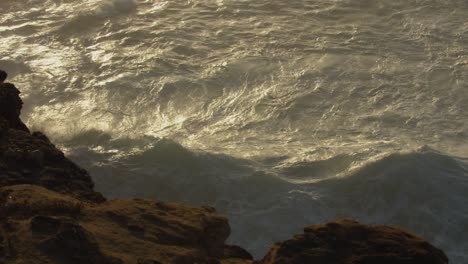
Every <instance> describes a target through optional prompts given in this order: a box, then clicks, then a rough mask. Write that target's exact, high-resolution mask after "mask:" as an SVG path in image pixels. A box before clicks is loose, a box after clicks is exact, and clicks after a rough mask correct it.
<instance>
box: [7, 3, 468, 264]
mask: <svg viewBox="0 0 468 264" xmlns="http://www.w3.org/2000/svg"><path fill="white" fill-rule="evenodd" d="M0 13H1V15H0V68H3V69H5V70H7V71H8V72H9V73H10V76H11V79H10V81H11V82H14V83H15V84H16V85H17V86H18V87H19V88H20V89H21V90H22V96H23V98H24V102H25V105H24V109H23V112H22V118H23V120H25V121H26V122H27V124H28V125H29V126H30V127H32V128H33V129H34V130H41V131H44V132H45V133H46V134H47V135H49V136H50V138H51V139H52V141H53V142H55V143H57V145H59V147H61V148H62V149H65V150H66V154H67V155H69V156H70V157H72V158H73V159H74V160H75V161H76V162H78V163H79V164H81V165H82V166H83V167H85V168H86V169H88V170H89V171H90V172H91V174H92V176H93V178H94V180H95V182H96V187H97V189H98V190H99V191H101V192H103V193H104V194H105V195H106V196H107V197H110V198H112V197H152V198H157V199H161V200H166V201H177V202H183V203H190V204H194V205H211V206H214V207H216V208H217V210H218V211H219V212H221V213H224V214H226V215H227V216H228V217H229V219H230V223H231V226H232V236H231V237H230V241H229V242H230V243H236V244H239V245H241V246H243V247H245V248H247V249H248V250H250V251H251V252H253V253H254V254H255V256H256V257H259V256H262V254H264V253H265V252H266V250H267V248H268V247H270V245H271V244H272V242H273V241H278V240H283V239H287V238H289V237H291V236H292V235H293V234H295V233H299V232H301V229H302V227H303V226H305V225H309V224H317V223H323V222H324V221H328V220H333V219H336V218H342V217H346V218H354V219H357V220H359V221H361V222H364V223H379V224H390V225H398V226H402V227H405V228H407V229H409V230H411V231H412V232H414V233H416V234H417V235H420V236H422V237H424V238H426V239H428V240H429V241H430V242H431V243H434V244H435V245H436V246H438V247H440V248H442V249H443V250H444V251H445V252H446V253H447V254H448V255H449V258H450V260H451V263H457V264H466V263H468V255H467V254H468V206H467V205H468V19H467V14H468V1H466V0H444V1H440V0H392V1H389V0H333V1H332V0H292V1H284V0H186V1H182V0H173V1H157V0H138V1H132V0H107V1H106V0H83V1H75V0H0Z"/></svg>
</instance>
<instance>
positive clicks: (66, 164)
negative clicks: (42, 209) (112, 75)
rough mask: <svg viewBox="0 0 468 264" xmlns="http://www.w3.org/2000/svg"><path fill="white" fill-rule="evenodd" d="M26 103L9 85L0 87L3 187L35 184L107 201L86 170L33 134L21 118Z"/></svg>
mask: <svg viewBox="0 0 468 264" xmlns="http://www.w3.org/2000/svg"><path fill="white" fill-rule="evenodd" d="M22 105H23V102H22V101H21V98H20V97H19V91H18V90H17V89H16V88H15V87H14V85H12V84H9V83H4V84H0V185H1V186H5V185H14V184H35V185H40V186H44V187H46V188H48V189H51V190H54V191H57V192H60V193H66V194H68V195H72V196H75V197H78V198H80V199H84V200H91V201H95V202H102V201H104V200H105V199H104V197H103V196H102V195H101V194H100V193H97V192H95V191H94V190H93V187H94V183H93V181H92V180H91V177H90V176H89V174H88V173H87V172H86V170H83V169H81V168H80V167H78V166H77V165H75V164H74V163H73V162H71V161H70V160H68V159H67V158H65V156H64V154H63V153H62V152H61V151H60V150H58V149H57V148H56V147H55V146H54V145H53V144H52V143H51V142H50V141H49V139H48V138H47V137H46V136H45V135H44V134H42V133H40V132H35V133H33V134H30V133H29V129H28V128H27V127H26V126H25V125H24V124H23V122H22V121H21V119H20V117H19V115H20V112H21V107H22Z"/></svg>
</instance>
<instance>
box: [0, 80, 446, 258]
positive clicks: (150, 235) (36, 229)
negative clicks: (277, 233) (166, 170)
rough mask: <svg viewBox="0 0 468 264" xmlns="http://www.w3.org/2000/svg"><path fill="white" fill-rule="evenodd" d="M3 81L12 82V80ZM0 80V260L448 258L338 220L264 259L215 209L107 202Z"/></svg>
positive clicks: (391, 232)
mask: <svg viewBox="0 0 468 264" xmlns="http://www.w3.org/2000/svg"><path fill="white" fill-rule="evenodd" d="M8 85H9V84H8ZM8 85H7V84H0V263H29V264H36V263H38V264H39V263H63V264H75V263H76V264H79V263H90V264H123V263H132V264H160V263H164V264H165V263H176V264H193V263H199V264H202V263H203V264H211V263H213V264H219V263H223V264H236V263H237V264H241V263H258V264H261V263H264V264H270V263H298V264H299V263H301V264H302V263H313V264H347V263H349V264H351V263H352V264H374V263H375V264H390V263H391V264H410V263H411V264H419V263H421V264H422V263H424V264H439V263H440V264H444V263H447V262H448V261H447V257H446V256H445V255H444V253H443V252H442V251H440V250H438V249H436V248H434V247H433V246H431V245H430V244H428V243H427V242H425V241H424V240H422V239H420V238H418V237H416V236H414V235H411V234H410V233H408V232H406V231H404V230H401V229H398V228H391V227H386V226H367V225H361V224H359V223H357V222H354V221H350V220H342V221H337V222H333V223H328V224H326V225H317V226H310V227H306V228H305V232H304V234H302V235H299V236H296V237H294V238H293V239H291V240H288V241H285V242H281V243H277V244H276V245H275V246H273V248H272V249H271V251H270V252H269V253H268V255H267V256H266V257H265V258H264V259H263V260H261V261H256V262H254V261H253V260H252V256H251V255H250V254H249V253H248V252H247V251H245V250H244V249H242V248H240V247H237V246H230V245H226V244H225V241H226V239H227V238H228V236H229V234H230V227H229V225H228V221H227V219H226V218H225V217H223V216H221V215H218V214H217V213H216V212H215V210H214V209H213V208H209V207H202V208H197V207H191V206H184V205H180V204H174V203H162V202H157V201H154V200H146V199H114V200H111V201H106V200H105V199H104V197H103V196H102V195H101V194H100V193H97V192H95V191H94V189H93V186H94V185H93V182H92V180H91V177H90V176H89V174H88V173H87V172H86V171H85V170H83V169H81V168H79V167H78V166H77V165H75V164H74V163H73V162H71V161H70V160H68V159H67V158H66V157H65V156H64V154H63V153H62V152H61V151H60V150H58V149H57V148H56V147H55V146H54V145H53V144H52V143H51V142H50V141H49V139H48V138H47V137H46V136H45V135H44V134H42V133H40V132H34V133H33V134H30V132H29V129H28V128H27V127H26V126H25V125H24V124H23V122H21V120H20V118H19V114H20V112H21V106H22V101H21V99H20V98H19V92H18V91H17V90H16V88H15V87H14V86H12V85H10V86H8Z"/></svg>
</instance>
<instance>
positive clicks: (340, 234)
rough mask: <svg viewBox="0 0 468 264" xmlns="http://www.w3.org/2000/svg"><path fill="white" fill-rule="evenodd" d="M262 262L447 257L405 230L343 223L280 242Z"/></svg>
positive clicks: (434, 260) (394, 261) (409, 263)
mask: <svg viewBox="0 0 468 264" xmlns="http://www.w3.org/2000/svg"><path fill="white" fill-rule="evenodd" d="M262 263H264V264H270V263H276V264H282V263H291V264H295V263H297V264H299V263H301V264H302V263H330V264H332V263H341V264H372V263H375V264H443V263H448V260H447V257H446V256H445V254H444V253H443V252H442V251H441V250H439V249H437V248H435V247H433V246H431V245H430V244H429V243H427V242H426V241H424V240H423V239H421V238H419V237H417V236H415V235H413V234H410V233H408V232H407V231H405V230H402V229H400V228H395V227H388V226H382V225H362V224H359V223H358V222H355V221H352V220H339V221H336V222H331V223H327V224H325V225H312V226H308V227H306V228H304V234H302V235H298V236H296V237H294V238H293V239H291V240H287V241H285V242H281V243H277V244H276V245H275V246H274V247H273V248H272V249H271V250H270V252H269V253H268V255H267V256H266V257H265V258H264V259H263V261H262Z"/></svg>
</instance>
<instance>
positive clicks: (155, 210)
mask: <svg viewBox="0 0 468 264" xmlns="http://www.w3.org/2000/svg"><path fill="white" fill-rule="evenodd" d="M0 197H1V199H2V200H1V202H2V205H3V206H2V211H1V214H2V215H3V216H8V217H7V219H4V221H3V228H2V230H3V231H2V233H3V245H0V249H1V248H3V251H2V250H0V263H96V264H100V263H103V264H106V263H109V264H114V263H181V264H183V263H187V264H189V263H221V262H225V263H229V262H231V263H235V262H236V261H242V262H241V263H249V261H248V260H249V259H251V256H250V254H248V253H247V252H246V251H244V250H242V249H240V248H238V247H235V246H227V245H225V244H224V242H225V240H226V239H227V237H228V236H229V234H230V228H229V225H228V221H227V219H226V218H225V217H223V216H221V215H219V214H217V213H216V212H215V210H214V209H212V208H208V207H207V208H197V207H190V206H184V205H179V204H172V203H162V202H157V201H154V200H144V199H115V200H112V201H107V202H104V203H92V202H87V201H82V200H79V199H76V198H74V197H70V196H67V195H64V194H59V193H57V192H54V191H51V190H48V189H45V188H43V187H40V186H34V185H15V186H7V187H3V188H0ZM2 257H3V261H4V262H2V261H1V260H2ZM21 261H23V262H21Z"/></svg>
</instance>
